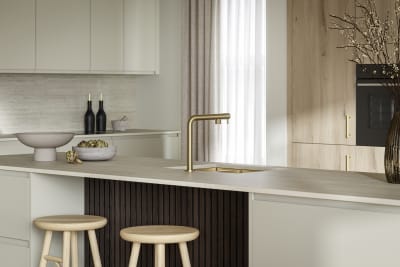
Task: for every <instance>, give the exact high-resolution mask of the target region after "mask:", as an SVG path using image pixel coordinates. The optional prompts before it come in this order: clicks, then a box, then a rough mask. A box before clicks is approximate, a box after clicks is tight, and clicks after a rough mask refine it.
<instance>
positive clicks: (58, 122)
mask: <svg viewBox="0 0 400 267" xmlns="http://www.w3.org/2000/svg"><path fill="white" fill-rule="evenodd" d="M89 92H91V93H92V98H93V100H94V101H93V108H94V112H97V108H98V98H99V94H100V92H103V96H104V105H105V110H106V113H107V119H108V122H107V128H111V123H110V120H111V119H116V118H119V117H121V116H122V115H126V116H128V117H129V123H130V127H133V126H134V116H135V88H134V78H133V77H132V76H122V75H120V76H117V75H114V76H107V75H55V74H48V75H44V74H29V75H26V74H1V75H0V134H6V133H15V132H24V131H69V130H72V131H81V130H83V115H84V113H85V111H86V100H87V95H88V93H89Z"/></svg>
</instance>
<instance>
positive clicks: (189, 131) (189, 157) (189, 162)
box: [186, 113, 231, 172]
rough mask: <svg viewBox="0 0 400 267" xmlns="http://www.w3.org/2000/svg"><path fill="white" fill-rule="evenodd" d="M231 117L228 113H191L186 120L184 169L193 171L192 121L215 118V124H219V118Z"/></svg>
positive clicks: (226, 118)
mask: <svg viewBox="0 0 400 267" xmlns="http://www.w3.org/2000/svg"><path fill="white" fill-rule="evenodd" d="M230 118H231V114H230V113H219V114H203V115H193V116H191V117H190V119H189V120H188V124H187V144H186V145H187V161H186V163H187V166H186V171H188V172H192V171H193V158H192V132H193V123H194V122H195V121H200V120H203V121H204V120H215V123H216V124H221V120H229V119H230Z"/></svg>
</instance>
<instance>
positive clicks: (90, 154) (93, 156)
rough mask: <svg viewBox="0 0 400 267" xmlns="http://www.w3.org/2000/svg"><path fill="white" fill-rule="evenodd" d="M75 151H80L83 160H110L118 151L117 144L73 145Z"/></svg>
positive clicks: (79, 155) (79, 156)
mask: <svg viewBox="0 0 400 267" xmlns="http://www.w3.org/2000/svg"><path fill="white" fill-rule="evenodd" d="M72 150H73V151H76V152H77V153H78V158H79V159H81V160H88V161H89V160H110V159H112V158H113V157H114V156H115V154H116V153H117V148H116V147H115V146H109V147H77V146H74V147H72Z"/></svg>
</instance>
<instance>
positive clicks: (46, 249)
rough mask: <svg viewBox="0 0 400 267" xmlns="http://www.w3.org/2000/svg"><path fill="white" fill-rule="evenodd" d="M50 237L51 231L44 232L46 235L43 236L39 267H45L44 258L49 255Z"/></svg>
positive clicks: (45, 261)
mask: <svg viewBox="0 0 400 267" xmlns="http://www.w3.org/2000/svg"><path fill="white" fill-rule="evenodd" d="M52 235H53V232H52V231H46V233H45V235H44V240H43V249H42V256H41V257H40V263H39V267H46V264H47V260H46V259H45V258H44V257H45V256H47V255H49V251H50V243H51V236H52Z"/></svg>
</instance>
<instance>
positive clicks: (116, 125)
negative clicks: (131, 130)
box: [111, 120, 128, 132]
mask: <svg viewBox="0 0 400 267" xmlns="http://www.w3.org/2000/svg"><path fill="white" fill-rule="evenodd" d="M111 126H112V128H113V130H114V131H118V132H123V131H126V128H128V121H121V120H112V121H111Z"/></svg>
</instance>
